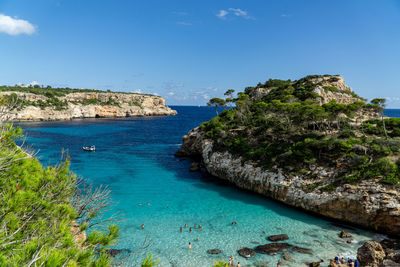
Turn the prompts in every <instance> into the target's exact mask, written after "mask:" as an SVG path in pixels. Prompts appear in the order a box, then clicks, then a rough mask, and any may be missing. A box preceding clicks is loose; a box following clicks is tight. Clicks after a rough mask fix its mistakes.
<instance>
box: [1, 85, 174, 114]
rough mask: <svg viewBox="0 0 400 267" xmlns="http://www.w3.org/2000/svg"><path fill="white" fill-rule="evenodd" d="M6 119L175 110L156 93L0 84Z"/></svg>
mask: <svg viewBox="0 0 400 267" xmlns="http://www.w3.org/2000/svg"><path fill="white" fill-rule="evenodd" d="M0 97H3V99H5V101H6V102H7V103H8V105H6V106H5V107H3V109H4V108H5V109H7V110H3V111H2V112H3V113H7V117H8V120H10V121H54V120H72V119H82V118H122V117H134V116H166V115H176V114H177V112H176V111H175V110H172V109H171V108H169V107H167V106H165V99H164V98H162V97H160V96H156V95H147V94H137V93H124V92H111V91H100V90H94V89H93V90H89V89H70V88H51V87H46V88H41V87H38V86H36V87H21V86H0Z"/></svg>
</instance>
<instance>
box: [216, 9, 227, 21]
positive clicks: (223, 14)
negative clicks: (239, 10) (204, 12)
mask: <svg viewBox="0 0 400 267" xmlns="http://www.w3.org/2000/svg"><path fill="white" fill-rule="evenodd" d="M228 14H229V12H228V11H226V10H223V9H222V10H220V11H219V13H218V14H217V17H218V18H220V19H225V17H226V15H228Z"/></svg>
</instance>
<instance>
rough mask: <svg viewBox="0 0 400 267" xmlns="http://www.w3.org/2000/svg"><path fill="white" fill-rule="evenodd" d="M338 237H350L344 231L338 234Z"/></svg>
mask: <svg viewBox="0 0 400 267" xmlns="http://www.w3.org/2000/svg"><path fill="white" fill-rule="evenodd" d="M339 237H340V238H350V237H351V234H350V233H347V232H345V231H341V232H340V234H339Z"/></svg>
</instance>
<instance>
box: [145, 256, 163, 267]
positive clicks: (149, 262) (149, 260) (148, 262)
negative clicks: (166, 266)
mask: <svg viewBox="0 0 400 267" xmlns="http://www.w3.org/2000/svg"><path fill="white" fill-rule="evenodd" d="M154 266H160V261H159V260H158V259H154V256H153V254H151V253H150V254H147V255H146V258H144V259H143V261H142V264H141V267H154Z"/></svg>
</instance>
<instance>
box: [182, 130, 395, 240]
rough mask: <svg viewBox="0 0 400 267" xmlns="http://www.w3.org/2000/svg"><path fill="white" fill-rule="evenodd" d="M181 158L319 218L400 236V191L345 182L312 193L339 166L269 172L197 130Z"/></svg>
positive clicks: (185, 142) (373, 183) (370, 183)
mask: <svg viewBox="0 0 400 267" xmlns="http://www.w3.org/2000/svg"><path fill="white" fill-rule="evenodd" d="M177 155H179V156H189V157H190V156H193V157H195V158H196V159H198V158H199V157H200V158H201V160H202V164H203V165H204V167H205V169H206V170H207V171H208V172H209V173H210V174H212V175H214V176H216V177H219V178H221V179H224V180H228V181H229V182H231V183H233V184H235V185H236V186H238V187H240V188H243V189H246V190H250V191H253V192H256V193H259V194H262V195H265V196H268V197H272V198H274V199H276V200H279V201H281V202H283V203H286V204H288V205H291V206H294V207H298V208H301V209H304V210H307V211H310V212H313V213H316V214H320V215H323V216H327V217H330V218H333V219H338V220H341V221H345V222H350V223H352V224H355V225H359V226H362V227H365V228H369V229H372V230H375V231H380V232H384V233H387V234H392V235H397V236H400V193H399V191H398V190H396V189H394V188H389V187H385V186H384V185H382V184H380V183H378V182H377V181H374V180H364V181H362V182H360V183H359V184H357V185H350V184H344V185H340V186H338V187H337V188H336V189H335V190H334V191H332V192H322V191H320V190H318V189H316V190H313V191H311V192H310V190H309V188H310V186H311V185H312V184H314V183H322V184H323V183H325V184H329V183H330V177H332V176H334V174H335V172H336V170H335V168H332V169H329V168H326V167H321V166H313V167H311V169H310V171H309V174H304V175H300V174H298V175H293V174H289V173H287V172H285V171H284V170H282V169H278V168H272V169H270V170H265V169H262V168H261V167H259V166H257V165H256V164H255V163H251V162H248V161H247V162H246V161H244V160H243V159H242V158H241V157H238V156H233V155H232V154H230V153H228V152H226V151H225V152H221V151H215V150H214V149H213V142H212V141H211V140H209V139H207V138H206V137H205V135H204V133H203V132H202V131H201V130H200V129H199V128H195V129H193V130H192V131H190V132H189V133H188V135H185V136H184V137H183V144H182V146H181V148H180V150H179V151H178V152H177ZM310 177H316V178H312V179H310Z"/></svg>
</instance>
